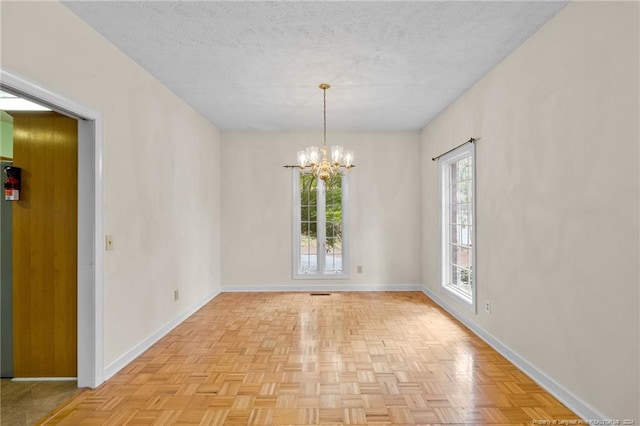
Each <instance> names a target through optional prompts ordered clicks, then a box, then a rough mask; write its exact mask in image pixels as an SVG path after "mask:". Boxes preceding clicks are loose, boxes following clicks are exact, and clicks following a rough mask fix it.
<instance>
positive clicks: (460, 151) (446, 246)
mask: <svg viewBox="0 0 640 426" xmlns="http://www.w3.org/2000/svg"><path fill="white" fill-rule="evenodd" d="M468 156H470V157H471V163H472V172H471V175H472V183H471V191H472V193H471V209H472V213H471V277H470V278H471V297H469V295H467V294H466V293H465V292H463V291H460V290H459V289H457V288H455V287H454V286H452V285H450V284H449V283H450V282H451V251H450V244H451V235H450V234H451V211H450V206H451V203H450V198H451V194H450V192H449V184H450V181H451V172H450V168H451V165H452V164H453V163H455V162H457V161H459V160H461V159H463V158H465V157H468ZM438 167H439V170H438V174H439V176H440V230H441V244H440V256H441V265H440V268H441V274H440V276H441V285H442V288H443V289H444V290H445V293H446V294H449V295H451V296H452V297H453V298H455V299H456V300H459V301H462V302H463V306H467V307H468V308H469V309H470V310H471V311H473V313H477V298H478V297H477V295H478V291H477V279H476V276H477V269H478V268H477V262H476V256H477V244H476V231H477V229H476V228H477V221H476V198H477V196H476V195H477V192H476V155H475V144H473V143H468V144H466V145H463V146H461V147H459V148H456V149H454V150H453V151H451V152H450V153H447V154H445V155H443V156H442V157H440V158H439V160H438Z"/></svg>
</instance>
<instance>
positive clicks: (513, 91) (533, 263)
mask: <svg viewBox="0 0 640 426" xmlns="http://www.w3.org/2000/svg"><path fill="white" fill-rule="evenodd" d="M638 30H639V28H638V3H634V2H627V3H616V2H580V3H573V4H570V5H569V6H568V7H567V8H566V9H564V10H563V11H561V12H560V13H559V14H558V15H557V16H556V17H555V18H554V19H552V20H551V21H550V22H549V23H548V24H547V25H546V26H545V27H543V28H542V29H541V30H540V31H539V32H538V33H536V34H535V35H533V36H532V37H531V38H530V39H529V40H528V41H527V42H526V43H525V44H524V45H523V46H521V47H520V48H519V49H518V50H517V51H516V52H515V53H514V54H512V55H511V56H510V57H508V58H507V59H506V60H505V61H504V62H503V63H502V64H500V65H499V66H497V67H496V68H495V69H494V70H493V71H491V72H490V73H489V74H488V75H487V76H485V77H484V78H483V79H482V80H481V81H480V82H479V83H478V84H476V85H475V86H474V87H473V88H472V89H470V90H469V91H468V92H467V93H466V94H465V95H463V96H462V97H461V98H460V99H458V100H457V101H456V102H455V103H454V104H453V105H451V106H450V107H449V108H448V109H447V110H446V111H445V112H443V113H442V114H441V115H440V116H439V117H438V118H437V119H436V120H434V121H433V122H431V123H430V124H429V125H428V126H427V127H425V128H424V130H423V131H422V135H421V148H422V151H421V156H422V163H421V164H422V209H423V235H422V244H423V257H422V259H423V279H424V285H425V286H426V287H427V288H428V289H429V290H430V291H432V292H435V293H436V294H439V295H440V296H441V297H443V298H444V299H445V300H447V301H448V302H449V303H454V302H451V299H449V298H448V296H446V295H445V294H444V293H443V292H442V290H441V288H440V285H439V267H438V259H439V258H440V256H439V252H438V241H439V233H438V232H439V226H438V188H437V182H438V179H437V173H436V171H437V165H436V163H434V162H432V161H431V157H432V156H434V155H436V154H439V153H441V152H443V151H446V150H447V149H449V148H451V147H453V146H455V145H457V144H459V143H461V142H463V141H465V140H467V139H469V137H471V136H476V137H482V140H481V141H479V142H478V144H477V179H478V180H477V209H478V211H477V219H478V220H477V232H478V234H477V256H478V261H477V274H478V275H477V278H478V301H479V309H478V314H477V315H473V314H470V313H467V312H466V311H463V310H461V311H460V312H463V315H465V316H466V317H467V318H468V319H469V320H470V321H472V322H473V323H475V324H476V325H478V326H479V327H481V328H482V329H484V330H485V331H487V332H488V333H489V334H491V335H493V336H494V337H495V338H497V339H498V340H499V341H501V342H502V343H503V344H505V345H506V346H507V347H509V348H510V349H511V350H512V351H514V352H515V353H517V354H519V355H520V356H521V357H522V358H524V359H526V360H527V361H528V362H530V363H531V364H533V365H534V366H535V367H537V368H538V369H540V370H541V371H542V372H543V373H544V374H546V375H547V376H549V377H550V378H552V379H553V380H555V381H556V382H557V383H558V384H559V385H560V386H562V387H564V388H565V389H566V390H568V391H569V392H570V393H572V394H573V395H575V396H577V397H578V398H580V399H581V400H582V401H583V402H584V403H585V404H586V405H587V406H590V407H591V408H592V409H593V410H594V411H595V412H598V413H601V414H602V415H604V416H607V417H609V418H614V419H624V418H631V419H635V421H636V422H638V421H640V411H639V407H640V403H639V401H640V395H639V390H638V383H639V365H638V364H639V361H640V354H639V350H638V345H639V340H638V336H639V322H640V321H639V316H638V311H639V308H640V306H639V294H638V293H639V292H638V283H639V272H638V266H639V265H638V260H639V249H638V236H639V233H638V232H639V229H638V224H639V221H638V213H639V211H638V210H639V209H638V207H639V205H638V201H639V199H638V194H639V192H638V190H639V181H638V178H639V175H638V169H639V161H638V160H639V152H638V151H639V150H638V145H639V130H638V126H639V124H638V121H639V113H640V111H639V107H638V95H639V87H638V78H639V77H638V76H639V62H638V60H639V58H638V52H639V47H640V46H639V43H638ZM486 300H490V301H491V303H492V310H493V311H492V313H491V314H490V315H488V314H486V313H485V312H484V310H483V309H482V307H483V304H484V301H486Z"/></svg>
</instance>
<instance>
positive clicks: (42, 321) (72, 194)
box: [11, 112, 78, 377]
mask: <svg viewBox="0 0 640 426" xmlns="http://www.w3.org/2000/svg"><path fill="white" fill-rule="evenodd" d="M11 115H12V116H13V117H14V121H13V126H14V127H13V128H14V133H13V135H14V139H13V143H14V145H13V164H14V166H16V167H21V168H22V181H21V183H22V188H21V192H20V201H18V202H15V203H14V205H13V359H14V377H75V376H76V374H77V342H76V339H77V337H76V335H77V266H76V265H77V241H78V238H77V211H78V206H77V204H78V201H77V200H78V195H77V193H78V183H77V181H78V178H77V176H78V125H77V121H76V120H74V119H71V118H68V117H65V116H63V115H60V114H57V113H54V112H43V113H34V112H30V113H11Z"/></svg>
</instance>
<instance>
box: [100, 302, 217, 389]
mask: <svg viewBox="0 0 640 426" xmlns="http://www.w3.org/2000/svg"><path fill="white" fill-rule="evenodd" d="M218 294H220V291H219V290H216V291H214V292H213V293H211V294H209V295H208V296H206V297H204V298H203V299H202V300H200V301H199V302H197V303H195V304H194V305H193V306H191V307H190V308H189V309H187V310H186V311H184V312H183V313H181V314H180V315H178V316H177V317H175V318H174V319H173V320H172V321H170V322H169V323H167V324H165V325H164V326H163V327H161V328H160V329H158V330H157V331H156V332H155V333H153V334H151V335H150V336H148V337H147V338H145V339H144V340H142V341H141V342H140V343H138V344H137V345H135V346H134V347H132V348H131V349H129V350H128V351H127V352H125V353H124V354H122V356H120V357H119V358H118V359H116V360H115V361H113V362H112V363H111V364H109V365H107V366H106V367H105V368H104V380H105V381H106V380H108V379H109V378H111V377H113V376H114V375H115V374H116V373H117V372H118V371H120V370H122V369H123V368H124V367H125V366H126V365H127V364H129V363H130V362H131V361H133V360H134V359H136V358H137V357H139V356H140V355H142V353H143V352H144V351H146V350H147V349H149V348H150V347H151V346H152V345H153V344H154V343H156V342H157V341H158V340H160V339H162V338H163V337H164V336H166V335H167V333H169V332H170V331H171V330H173V329H174V328H175V327H176V326H178V325H179V324H180V323H181V322H183V321H184V320H185V319H187V318H189V317H190V316H191V315H193V314H194V313H195V312H196V311H197V310H198V309H200V308H202V307H203V306H204V305H206V304H207V303H209V302H210V301H211V300H212V299H213V298H214V297H216V296H217V295H218Z"/></svg>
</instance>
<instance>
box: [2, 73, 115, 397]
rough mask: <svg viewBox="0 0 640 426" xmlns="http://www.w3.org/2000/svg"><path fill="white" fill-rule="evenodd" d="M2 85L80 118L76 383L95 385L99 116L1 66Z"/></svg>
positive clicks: (99, 314) (99, 376)
mask: <svg viewBox="0 0 640 426" xmlns="http://www.w3.org/2000/svg"><path fill="white" fill-rule="evenodd" d="M0 90H3V91H7V92H10V93H13V94H15V95H17V96H20V97H23V98H25V99H28V100H31V101H34V102H37V103H39V104H42V105H46V106H48V107H50V108H51V109H53V110H54V111H57V112H59V113H61V114H63V115H66V116H69V117H72V118H74V119H77V120H78V121H77V123H78V176H77V188H78V209H77V214H78V216H77V377H78V387H90V388H95V387H97V386H98V385H100V384H101V383H102V382H103V381H104V363H103V308H102V303H103V292H102V289H103V255H104V254H103V246H102V244H101V242H102V240H103V238H104V231H103V207H102V205H103V204H102V194H103V192H102V145H103V142H102V123H103V120H102V116H101V114H100V113H99V112H98V111H96V110H93V109H92V108H89V107H87V106H85V105H83V104H80V103H78V102H77V101H75V100H72V99H69V98H66V97H64V96H62V95H59V94H56V93H53V92H51V91H49V90H48V89H46V88H44V87H42V86H40V85H38V84H36V83H34V82H32V81H30V80H28V79H25V78H23V77H21V76H19V75H17V74H14V73H11V72H8V71H6V70H2V69H0Z"/></svg>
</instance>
